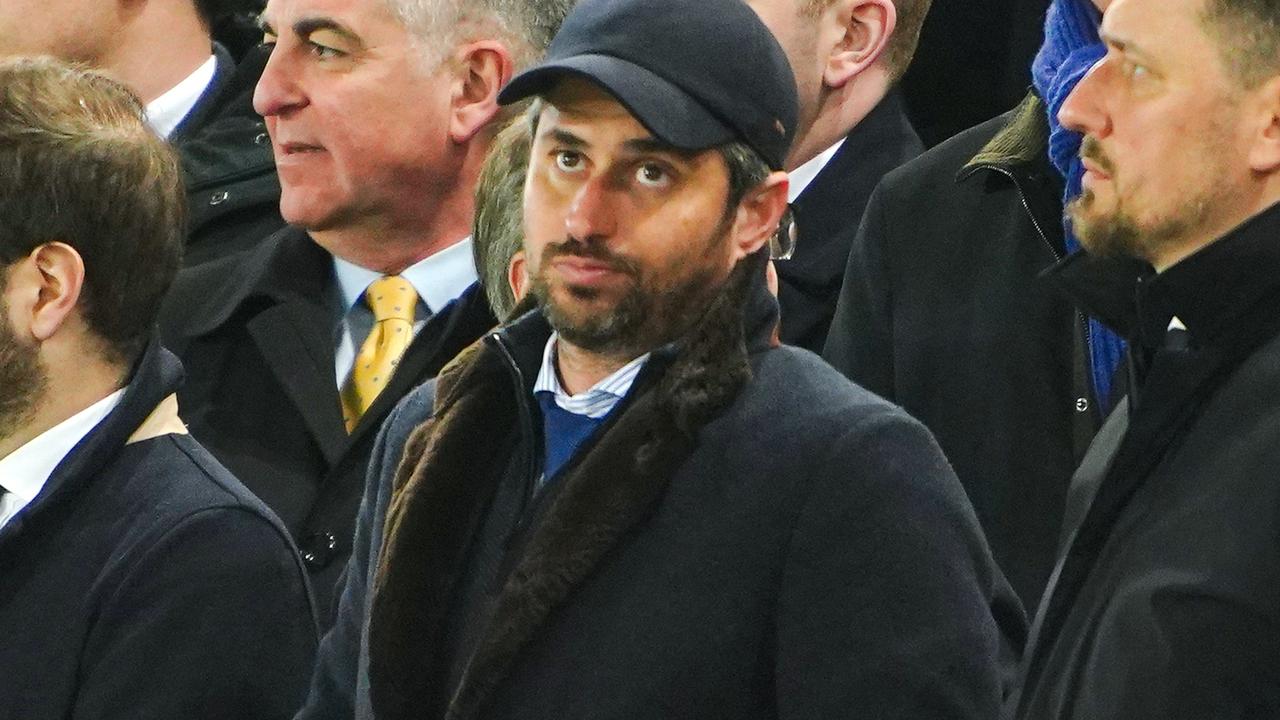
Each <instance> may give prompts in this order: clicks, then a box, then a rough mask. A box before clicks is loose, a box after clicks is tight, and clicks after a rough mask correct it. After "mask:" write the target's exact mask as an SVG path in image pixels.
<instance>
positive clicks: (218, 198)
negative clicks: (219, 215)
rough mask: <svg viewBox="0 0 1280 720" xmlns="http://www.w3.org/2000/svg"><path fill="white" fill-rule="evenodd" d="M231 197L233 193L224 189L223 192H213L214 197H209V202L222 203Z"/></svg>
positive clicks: (212, 203)
mask: <svg viewBox="0 0 1280 720" xmlns="http://www.w3.org/2000/svg"><path fill="white" fill-rule="evenodd" d="M229 197H231V193H229V192H227V191H225V190H223V191H222V192H216V193H214V194H213V197H211V198H209V204H210V205H221V204H222V203H224V202H226V201H227V198H229Z"/></svg>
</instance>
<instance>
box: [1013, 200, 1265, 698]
mask: <svg viewBox="0 0 1280 720" xmlns="http://www.w3.org/2000/svg"><path fill="white" fill-rule="evenodd" d="M1109 265H1111V263H1105V262H1101V261H1094V260H1090V259H1088V258H1087V256H1083V255H1081V256H1074V257H1073V258H1071V259H1069V260H1068V261H1067V263H1065V264H1064V265H1062V266H1061V267H1059V268H1055V279H1057V280H1058V281H1059V282H1062V283H1064V284H1066V283H1069V284H1070V286H1071V287H1072V288H1073V289H1076V290H1077V291H1078V295H1077V296H1078V297H1081V298H1082V302H1083V304H1084V306H1085V307H1086V308H1089V309H1090V310H1093V311H1097V314H1098V315H1099V317H1100V318H1101V319H1103V320H1104V321H1107V322H1108V323H1110V324H1112V325H1113V326H1114V327H1116V328H1117V329H1118V330H1119V331H1121V332H1124V333H1125V334H1126V335H1127V336H1128V337H1129V339H1130V347H1131V348H1134V349H1135V350H1134V351H1133V353H1132V356H1131V357H1132V359H1133V373H1134V378H1135V382H1134V383H1133V389H1132V392H1131V393H1130V395H1129V397H1128V399H1127V401H1126V402H1125V403H1124V404H1122V405H1121V406H1120V407H1118V408H1117V409H1116V411H1115V412H1114V413H1112V415H1111V417H1110V418H1109V419H1108V420H1107V423H1106V425H1105V426H1104V427H1103V429H1102V430H1101V431H1100V432H1099V434H1098V437H1097V440H1096V441H1095V443H1094V446H1093V447H1092V448H1090V450H1089V454H1088V456H1087V457H1086V458H1085V461H1084V464H1083V465H1082V466H1081V468H1080V470H1079V472H1078V473H1077V474H1076V476H1075V478H1073V480H1072V487H1071V496H1070V503H1069V505H1068V508H1069V509H1068V513H1067V516H1066V523H1065V527H1064V532H1065V539H1064V549H1063V552H1062V553H1061V555H1060V558H1059V560H1058V565H1057V567H1056V568H1055V570H1054V574H1053V578H1052V581H1051V583H1050V585H1049V587H1048V589H1047V590H1046V592H1045V598H1044V600H1043V601H1042V602H1041V605H1040V608H1039V611H1038V613H1037V616H1036V622H1035V626H1034V630H1033V633H1032V638H1031V642H1030V645H1029V647H1028V663H1027V668H1026V684H1025V687H1024V689H1023V692H1022V697H1021V702H1020V703H1019V704H1018V712H1017V717H1019V718H1025V720H1157V719H1159V720H1164V719H1165V718H1178V719H1182V718H1187V719H1196V720H1199V719H1200V718H1206V719H1207V718H1214V719H1223V720H1225V719H1228V718H1230V719H1233V720H1244V719H1245V718H1250V719H1257V720H1261V719H1262V718H1276V717H1280V642H1277V631H1276V629H1277V627H1280V563H1277V561H1276V558H1277V557H1280V482H1277V478H1280V409H1278V408H1277V403H1276V399H1277V398H1280V205H1278V206H1276V207H1273V208H1272V209H1271V210H1270V211H1268V212H1266V213H1264V214H1263V215H1261V216H1259V217H1256V218H1254V219H1253V220H1252V221H1251V222H1249V223H1248V224H1246V225H1245V226H1243V227H1241V228H1239V229H1237V230H1236V231H1234V232H1233V233H1231V234H1230V235H1228V236H1227V237H1225V238H1223V239H1221V240H1219V241H1217V242H1216V243H1214V244H1212V245H1210V246H1209V247H1207V248H1206V249H1204V250H1202V251H1200V252H1198V253H1196V254H1195V255H1192V256H1191V257H1189V258H1187V259H1186V260H1183V261H1181V262H1179V263H1178V264H1177V265H1174V266H1173V267H1172V268H1170V269H1168V270H1166V271H1165V272H1164V273H1162V274H1160V275H1159V276H1151V275H1146V276H1144V277H1143V278H1142V280H1140V281H1139V283H1138V286H1137V288H1136V290H1135V287H1134V283H1133V280H1134V278H1135V277H1137V273H1136V272H1130V273H1129V274H1128V275H1127V278H1125V277H1120V278H1117V277H1116V275H1117V271H1120V272H1123V268H1113V267H1108V266H1109ZM1104 269H1105V270H1106V272H1100V271H1101V270H1104ZM1113 278H1115V279H1121V280H1127V282H1114V281H1113V280H1112V279H1113ZM1110 288H1114V291H1111V290H1110ZM1135 298H1136V299H1137V302H1136V304H1135V302H1134V300H1135ZM1174 317H1177V318H1178V324H1180V325H1182V326H1183V327H1184V328H1185V329H1180V328H1177V327H1175V328H1174V329H1173V330H1172V331H1171V330H1169V327H1170V324H1171V323H1172V320H1173V318H1174Z"/></svg>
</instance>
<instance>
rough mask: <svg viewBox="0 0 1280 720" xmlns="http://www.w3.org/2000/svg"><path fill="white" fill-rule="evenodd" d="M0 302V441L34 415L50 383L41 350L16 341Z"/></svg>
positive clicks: (7, 309) (6, 305) (5, 305)
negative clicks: (42, 363) (41, 359)
mask: <svg viewBox="0 0 1280 720" xmlns="http://www.w3.org/2000/svg"><path fill="white" fill-rule="evenodd" d="M8 316H9V307H8V304H7V303H5V302H3V301H0V440H6V439H8V438H10V437H12V436H13V434H14V433H16V432H17V431H18V430H19V429H21V428H22V427H23V426H24V425H26V424H27V423H28V422H29V421H30V420H31V416H32V415H34V414H35V410H36V407H37V405H38V404H39V402H40V399H41V398H43V397H44V393H45V390H46V388H47V387H48V384H49V378H48V376H46V375H45V371H44V367H43V366H42V365H41V364H40V353H39V351H38V350H36V348H34V347H30V346H27V345H23V344H22V343H20V342H19V341H18V338H17V336H16V335H15V334H14V332H13V328H12V327H10V325H9V322H8V320H7V318H8Z"/></svg>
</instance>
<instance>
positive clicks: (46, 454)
mask: <svg viewBox="0 0 1280 720" xmlns="http://www.w3.org/2000/svg"><path fill="white" fill-rule="evenodd" d="M123 396H124V390H117V391H115V392H113V393H111V394H110V395H108V396H106V397H105V398H103V399H101V400H99V401H98V402H96V403H94V404H92V405H90V406H89V407H87V408H85V409H84V410H81V411H80V412H78V413H76V414H75V415H72V416H71V417H69V418H67V419H66V420H63V421H62V422H60V423H58V424H57V425H54V426H53V427H52V428H49V429H48V430H45V431H44V432H42V433H40V434H39V435H37V436H36V437H34V438H32V439H31V440H30V441H28V442H27V443H26V444H25V445H23V446H22V447H20V448H18V449H17V450H14V451H13V452H11V453H9V454H8V455H6V456H5V457H4V458H0V487H3V488H4V489H5V490H8V491H9V492H11V493H13V494H14V495H16V496H17V497H18V498H20V499H21V500H22V501H23V503H24V504H25V503H29V502H31V501H32V500H34V499H35V498H36V496H37V495H39V494H40V491H41V490H43V489H44V485H45V483H46V482H48V481H49V476H50V475H52V474H53V471H54V470H56V469H57V468H58V465H59V464H61V463H62V459H63V458H65V457H66V456H67V455H68V454H69V453H70V452H71V451H72V449H74V448H75V446H76V445H78V444H79V443H80V441H81V440H83V439H84V437H85V436H86V435H88V434H89V433H90V432H92V431H93V429H94V428H95V427H97V426H98V423H100V422H102V420H103V419H104V418H106V417H107V415H109V414H111V411H112V410H114V409H115V407H116V405H118V404H119V403H120V398H121V397H123Z"/></svg>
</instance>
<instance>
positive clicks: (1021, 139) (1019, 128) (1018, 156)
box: [960, 92, 1049, 175]
mask: <svg viewBox="0 0 1280 720" xmlns="http://www.w3.org/2000/svg"><path fill="white" fill-rule="evenodd" d="M1047 112H1048V111H1047V110H1046V108H1045V105H1044V101H1043V100H1041V99H1040V98H1039V97H1038V96H1037V95H1036V94H1035V93H1034V92H1029V93H1027V96H1026V97H1025V98H1023V100H1022V102H1021V103H1019V105H1018V107H1016V108H1014V109H1013V112H1011V113H1010V114H1009V117H1008V120H1007V122H1006V123H1005V126H1004V128H1003V129H1001V130H1000V132H998V133H996V135H995V137H993V138H991V140H990V141H989V142H988V143H987V144H986V145H985V146H984V147H983V148H982V149H981V150H979V151H978V154H977V155H974V156H973V157H972V158H971V159H970V160H969V162H967V163H965V166H964V168H962V169H961V171H960V172H961V175H965V174H967V173H968V172H970V171H972V170H974V169H976V168H981V167H994V168H1001V169H1004V170H1012V169H1014V168H1017V167H1020V166H1024V165H1030V164H1032V163H1035V162H1036V161H1038V160H1039V159H1041V158H1043V157H1045V156H1046V153H1047V152H1048V149H1049V120H1048V115H1047V114H1046V113H1047Z"/></svg>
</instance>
